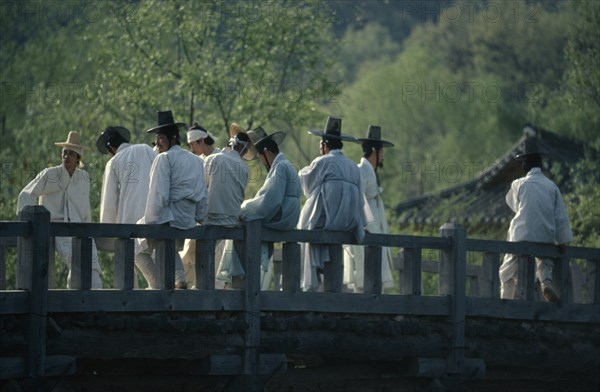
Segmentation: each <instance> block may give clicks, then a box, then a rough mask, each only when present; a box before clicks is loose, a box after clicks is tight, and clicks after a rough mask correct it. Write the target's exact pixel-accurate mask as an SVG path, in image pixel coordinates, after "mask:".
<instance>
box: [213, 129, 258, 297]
mask: <svg viewBox="0 0 600 392" xmlns="http://www.w3.org/2000/svg"><path fill="white" fill-rule="evenodd" d="M229 136H230V139H229V145H228V147H226V148H224V149H222V150H221V152H219V153H218V154H213V155H210V156H209V157H208V158H207V159H206V168H205V178H206V185H207V186H208V215H207V218H206V222H204V223H205V224H207V225H216V226H225V227H235V226H238V225H239V224H240V219H239V217H240V209H241V206H242V202H243V201H244V193H245V190H246V185H247V183H248V165H246V162H244V160H251V159H252V158H254V147H253V145H252V142H251V141H250V138H249V137H248V134H247V133H246V132H245V131H244V130H243V128H242V127H240V126H239V125H238V124H235V123H233V124H231V126H230V127H229ZM242 158H244V159H242ZM235 257H237V256H236V254H235V251H234V249H233V241H231V240H226V241H218V243H217V246H216V250H215V260H217V261H218V263H215V264H217V265H216V266H215V267H216V268H217V273H216V282H215V283H216V287H217V288H221V287H223V284H224V283H229V282H231V278H232V275H231V274H230V267H231V266H232V265H233V264H234V260H233V258H235Z"/></svg>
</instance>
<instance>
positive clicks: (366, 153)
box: [362, 141, 383, 159]
mask: <svg viewBox="0 0 600 392" xmlns="http://www.w3.org/2000/svg"><path fill="white" fill-rule="evenodd" d="M382 148H383V147H382V146H381V142H373V141H367V142H363V144H362V151H363V157H365V158H367V159H368V158H369V157H370V156H371V154H372V153H373V149H375V151H379V150H381V149H382Z"/></svg>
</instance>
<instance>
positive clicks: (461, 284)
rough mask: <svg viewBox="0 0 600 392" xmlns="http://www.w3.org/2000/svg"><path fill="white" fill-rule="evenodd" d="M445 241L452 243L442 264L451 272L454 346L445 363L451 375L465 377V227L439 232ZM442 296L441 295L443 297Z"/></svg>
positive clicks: (447, 227)
mask: <svg viewBox="0 0 600 392" xmlns="http://www.w3.org/2000/svg"><path fill="white" fill-rule="evenodd" d="M440 234H441V236H442V237H446V238H451V239H452V247H451V248H450V249H447V250H446V249H445V250H442V257H441V260H440V264H443V265H444V268H445V269H446V270H447V271H448V272H449V274H448V278H449V279H448V292H447V293H443V294H449V295H450V325H451V334H452V335H451V336H452V338H451V339H452V342H451V347H450V353H449V355H448V358H447V359H446V371H447V373H448V374H449V375H454V376H458V375H462V373H463V370H464V362H465V313H466V309H465V308H466V305H465V300H466V294H465V283H466V273H467V252H466V247H465V240H466V233H465V228H464V227H463V226H462V225H458V224H454V223H446V224H444V225H443V226H442V227H441V228H440ZM440 280H441V276H440ZM440 294H442V293H440Z"/></svg>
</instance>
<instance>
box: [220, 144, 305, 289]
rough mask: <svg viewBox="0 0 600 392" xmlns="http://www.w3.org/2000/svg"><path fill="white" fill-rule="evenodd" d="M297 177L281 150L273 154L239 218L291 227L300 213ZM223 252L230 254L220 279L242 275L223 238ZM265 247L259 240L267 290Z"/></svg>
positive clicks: (221, 271) (292, 227) (267, 264)
mask: <svg viewBox="0 0 600 392" xmlns="http://www.w3.org/2000/svg"><path fill="white" fill-rule="evenodd" d="M300 192H301V189H300V179H299V178H298V173H296V169H294V167H293V166H292V164H291V163H290V161H288V160H287V159H286V158H285V156H284V155H283V154H282V153H279V154H277V156H276V157H275V159H274V160H273V164H272V166H271V169H270V170H269V173H268V174H267V178H266V179H265V182H264V184H263V186H262V187H261V188H260V189H259V190H258V192H256V196H254V197H253V198H252V199H249V200H245V201H244V202H243V203H242V208H241V212H240V218H241V219H242V220H244V221H252V220H261V221H262V225H263V226H264V227H267V228H270V229H274V230H292V229H294V228H295V227H296V225H297V224H298V217H299V216H300ZM227 242H228V244H227V247H226V251H227V252H229V254H230V255H232V257H231V260H230V263H229V264H225V263H222V265H221V268H220V271H219V274H218V275H217V276H218V277H219V279H220V280H223V281H231V277H233V276H242V275H244V274H245V271H244V269H243V267H242V265H241V263H240V260H239V258H238V257H237V256H236V255H235V254H234V253H232V252H233V247H232V244H230V243H229V242H230V241H227ZM268 254H269V252H268V246H267V244H266V243H263V246H262V248H261V267H262V272H263V276H262V277H261V281H264V284H261V287H262V288H263V289H267V288H268V285H269V278H270V276H265V275H264V273H266V272H267V271H268V270H269V267H268V266H269V256H268Z"/></svg>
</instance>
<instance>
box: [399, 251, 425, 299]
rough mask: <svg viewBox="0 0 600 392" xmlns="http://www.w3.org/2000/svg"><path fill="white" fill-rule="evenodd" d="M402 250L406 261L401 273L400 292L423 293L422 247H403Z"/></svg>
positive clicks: (406, 293) (407, 293)
mask: <svg viewBox="0 0 600 392" xmlns="http://www.w3.org/2000/svg"><path fill="white" fill-rule="evenodd" d="M400 252H401V253H400V254H401V256H402V260H403V261H404V267H403V270H402V274H400V292H401V293H402V294H404V295H421V292H422V282H421V269H422V259H421V248H403V249H402V250H401V251H400Z"/></svg>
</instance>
